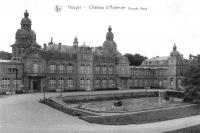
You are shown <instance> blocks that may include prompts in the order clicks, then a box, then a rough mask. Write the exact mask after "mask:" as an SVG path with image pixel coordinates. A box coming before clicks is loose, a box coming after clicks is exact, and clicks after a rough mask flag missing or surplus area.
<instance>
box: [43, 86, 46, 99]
mask: <svg viewBox="0 0 200 133" xmlns="http://www.w3.org/2000/svg"><path fill="white" fill-rule="evenodd" d="M45 87H46V86H45V85H43V94H44V97H43V99H44V100H45V99H46V98H45V90H46V89H45Z"/></svg>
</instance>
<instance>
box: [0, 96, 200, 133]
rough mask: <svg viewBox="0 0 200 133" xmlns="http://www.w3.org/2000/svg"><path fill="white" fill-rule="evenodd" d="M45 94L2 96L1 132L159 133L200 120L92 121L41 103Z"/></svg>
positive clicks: (190, 124)
mask: <svg viewBox="0 0 200 133" xmlns="http://www.w3.org/2000/svg"><path fill="white" fill-rule="evenodd" d="M46 95H47V97H50V96H57V95H59V93H47V94H46ZM64 95H68V94H67V93H64ZM42 97H43V94H42V93H34V94H33V93H32V94H22V95H12V96H6V97H1V98H0V133H64V132H65V133H79V132H81V133H82V132H83V133H94V132H96V133H100V132H102V133H133V132H135V133H151V132H152V133H159V132H163V131H169V130H175V129H179V128H181V127H188V126H193V125H198V124H200V116H193V117H187V118H181V119H176V120H170V121H164V122H159V123H150V124H141V125H124V126H108V125H99V124H91V123H87V122H85V121H82V120H80V119H78V118H76V117H72V116H70V115H67V114H64V113H62V112H60V111H57V110H55V109H53V108H51V107H49V106H46V105H43V104H41V103H39V102H38V101H39V99H41V98H42Z"/></svg>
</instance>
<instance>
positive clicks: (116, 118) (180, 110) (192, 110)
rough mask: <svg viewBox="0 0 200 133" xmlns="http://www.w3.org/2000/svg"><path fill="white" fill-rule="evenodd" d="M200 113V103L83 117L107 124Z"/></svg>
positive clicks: (140, 121)
mask: <svg viewBox="0 0 200 133" xmlns="http://www.w3.org/2000/svg"><path fill="white" fill-rule="evenodd" d="M199 114H200V104H195V105H191V106H177V107H174V108H165V109H161V110H152V111H146V112H139V113H130V114H121V115H111V116H82V117H80V118H81V119H83V120H85V121H88V122H90V123H98V124H105V125H127V124H142V123H151V122H158V121H165V120H171V119H177V118H182V117H188V116H193V115H199Z"/></svg>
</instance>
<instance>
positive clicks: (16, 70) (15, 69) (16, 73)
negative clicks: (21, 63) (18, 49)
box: [13, 68, 18, 91]
mask: <svg viewBox="0 0 200 133" xmlns="http://www.w3.org/2000/svg"><path fill="white" fill-rule="evenodd" d="M13 69H14V71H15V91H17V87H18V86H17V82H18V78H17V75H18V69H17V68H13Z"/></svg>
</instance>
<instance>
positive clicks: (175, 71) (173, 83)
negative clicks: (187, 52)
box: [168, 44, 182, 90]
mask: <svg viewBox="0 0 200 133" xmlns="http://www.w3.org/2000/svg"><path fill="white" fill-rule="evenodd" d="M181 58H182V56H181V54H180V53H179V52H178V51H177V46H176V44H174V46H173V50H172V51H171V52H170V57H169V59H168V65H169V66H168V82H169V89H173V90H176V89H179V86H180V85H178V76H179V75H180V74H179V69H180V67H179V66H180V62H181Z"/></svg>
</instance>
